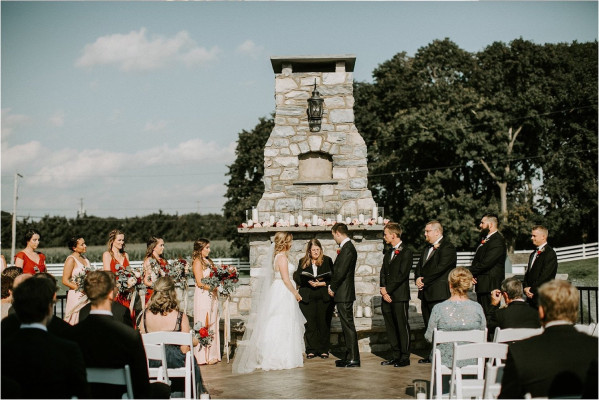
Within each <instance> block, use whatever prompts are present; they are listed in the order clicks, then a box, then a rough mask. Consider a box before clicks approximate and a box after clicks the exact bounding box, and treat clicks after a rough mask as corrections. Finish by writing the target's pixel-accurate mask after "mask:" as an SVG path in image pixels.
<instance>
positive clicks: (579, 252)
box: [514, 243, 599, 262]
mask: <svg viewBox="0 0 599 400" xmlns="http://www.w3.org/2000/svg"><path fill="white" fill-rule="evenodd" d="M554 250H555V253H556V254H557V261H558V262H566V261H576V260H585V259H587V258H593V257H599V244H598V243H587V244H579V245H576V246H567V247H555V248H554ZM530 253H532V250H516V251H514V254H530Z"/></svg>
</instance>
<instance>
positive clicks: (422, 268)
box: [414, 238, 458, 301]
mask: <svg viewBox="0 0 599 400" xmlns="http://www.w3.org/2000/svg"><path fill="white" fill-rule="evenodd" d="M428 250H429V246H426V247H425V248H424V250H422V254H421V256H420V260H418V264H417V265H416V271H415V272H414V278H415V279H418V278H420V277H422V280H423V282H424V287H423V288H422V290H419V291H418V298H419V299H420V300H425V301H441V300H447V299H448V298H449V297H451V293H450V292H449V282H448V281H447V277H448V275H449V272H450V271H451V270H452V269H454V268H455V266H456V263H457V260H458V255H457V252H456V249H455V246H454V245H453V244H452V243H451V242H450V241H449V240H447V239H445V238H442V239H441V241H440V242H439V248H438V249H437V250H433V253H432V254H431V256H430V257H429V259H428V260H427V259H426V256H427V254H428Z"/></svg>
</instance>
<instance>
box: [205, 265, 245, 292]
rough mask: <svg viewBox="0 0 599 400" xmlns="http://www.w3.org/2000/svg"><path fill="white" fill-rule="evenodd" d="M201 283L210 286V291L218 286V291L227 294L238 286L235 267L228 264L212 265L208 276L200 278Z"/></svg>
mask: <svg viewBox="0 0 599 400" xmlns="http://www.w3.org/2000/svg"><path fill="white" fill-rule="evenodd" d="M202 283H203V284H205V285H208V286H210V291H213V290H214V289H216V288H218V292H219V293H220V294H222V295H225V296H228V295H230V294H231V293H233V292H234V291H235V289H237V287H238V286H239V275H238V273H237V268H235V267H231V266H229V265H212V267H210V276H208V277H207V278H203V279H202Z"/></svg>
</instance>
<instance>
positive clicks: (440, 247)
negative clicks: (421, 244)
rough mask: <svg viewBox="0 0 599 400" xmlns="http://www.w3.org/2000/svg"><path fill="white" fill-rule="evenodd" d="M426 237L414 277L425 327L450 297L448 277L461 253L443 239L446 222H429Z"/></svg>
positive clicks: (420, 361)
mask: <svg viewBox="0 0 599 400" xmlns="http://www.w3.org/2000/svg"><path fill="white" fill-rule="evenodd" d="M424 238H425V239H426V241H427V242H428V246H426V247H425V248H424V250H422V253H421V255H420V259H419V260H418V264H417V265H416V271H415V272H414V278H415V280H416V287H418V298H419V299H420V304H421V308H422V318H423V319H424V326H425V327H427V326H428V321H429V319H430V316H431V312H432V311H433V307H434V306H435V305H437V304H439V303H441V302H443V301H445V300H447V299H448V298H449V297H450V296H451V294H450V293H449V282H448V281H447V277H448V275H449V271H451V270H452V269H454V268H455V267H456V262H457V258H458V256H457V253H456V249H455V246H454V245H453V244H452V243H451V242H450V241H449V240H448V239H445V238H443V225H441V223H440V222H439V221H430V222H429V223H427V224H426V226H425V227H424ZM418 362H419V363H430V359H429V358H428V357H427V358H424V359H422V360H418Z"/></svg>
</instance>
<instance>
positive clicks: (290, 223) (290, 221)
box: [289, 215, 295, 226]
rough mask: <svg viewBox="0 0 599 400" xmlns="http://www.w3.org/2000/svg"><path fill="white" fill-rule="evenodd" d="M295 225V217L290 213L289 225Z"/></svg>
mask: <svg viewBox="0 0 599 400" xmlns="http://www.w3.org/2000/svg"><path fill="white" fill-rule="evenodd" d="M293 225H295V217H294V216H293V215H291V216H290V217H289V226H293Z"/></svg>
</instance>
